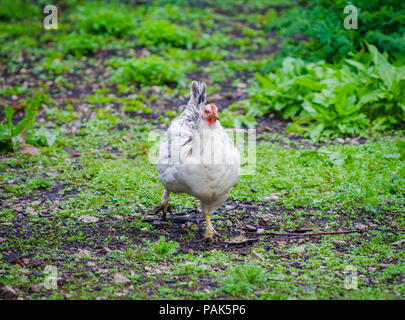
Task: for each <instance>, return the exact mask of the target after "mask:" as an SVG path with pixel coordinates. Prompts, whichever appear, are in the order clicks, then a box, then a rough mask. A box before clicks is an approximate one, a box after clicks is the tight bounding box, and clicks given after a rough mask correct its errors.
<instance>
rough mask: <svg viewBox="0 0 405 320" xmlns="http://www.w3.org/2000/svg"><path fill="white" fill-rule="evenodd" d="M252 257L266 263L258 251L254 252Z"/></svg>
mask: <svg viewBox="0 0 405 320" xmlns="http://www.w3.org/2000/svg"><path fill="white" fill-rule="evenodd" d="M252 257H253V258H256V259H258V260H260V261H264V258H263V257H262V256H261V255H260V254H259V253H258V252H256V251H252Z"/></svg>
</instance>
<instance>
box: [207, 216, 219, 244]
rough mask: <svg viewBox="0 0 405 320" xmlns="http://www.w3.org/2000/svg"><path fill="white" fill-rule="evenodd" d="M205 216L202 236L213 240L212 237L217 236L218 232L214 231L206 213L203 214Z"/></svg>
mask: <svg viewBox="0 0 405 320" xmlns="http://www.w3.org/2000/svg"><path fill="white" fill-rule="evenodd" d="M204 216H205V225H206V227H205V234H204V238H205V239H207V240H214V238H215V237H216V236H217V237H219V236H220V235H219V233H218V232H216V231H215V229H214V227H213V226H212V223H211V217H210V215H208V214H204Z"/></svg>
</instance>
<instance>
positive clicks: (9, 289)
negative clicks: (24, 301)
mask: <svg viewBox="0 0 405 320" xmlns="http://www.w3.org/2000/svg"><path fill="white" fill-rule="evenodd" d="M1 290H2V291H3V292H4V293H5V294H10V295H12V296H16V295H17V290H15V289H13V288H12V287H11V286H10V285H5V286H4V287H3V288H2V289H1Z"/></svg>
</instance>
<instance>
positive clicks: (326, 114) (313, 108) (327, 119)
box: [250, 45, 405, 138]
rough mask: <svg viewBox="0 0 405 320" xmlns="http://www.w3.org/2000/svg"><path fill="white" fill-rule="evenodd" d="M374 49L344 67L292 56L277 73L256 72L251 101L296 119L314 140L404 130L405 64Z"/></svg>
mask: <svg viewBox="0 0 405 320" xmlns="http://www.w3.org/2000/svg"><path fill="white" fill-rule="evenodd" d="M368 48H369V53H365V52H361V53H360V54H357V56H356V59H355V60H353V59H346V60H345V61H344V62H343V63H341V64H339V65H329V64H326V63H325V62H323V61H319V62H316V63H308V62H304V61H303V60H301V59H296V58H291V57H288V58H286V59H285V60H284V61H283V63H282V66H281V68H280V69H278V70H277V71H276V72H275V73H269V74H267V75H265V76H263V75H260V74H258V75H256V80H257V84H256V86H253V88H252V89H251V90H250V93H251V102H252V103H258V104H259V106H258V108H259V110H261V111H262V112H263V113H264V114H266V113H269V112H273V113H277V114H279V115H281V116H282V117H283V118H285V119H294V120H295V122H294V124H293V125H292V126H291V127H290V129H289V130H290V131H296V132H298V133H300V134H304V135H308V136H310V137H311V138H317V137H319V136H320V135H324V136H330V135H331V134H333V133H338V134H341V135H352V134H359V133H360V132H362V131H363V130H366V129H367V128H369V127H370V128H372V129H373V130H392V129H395V128H403V126H404V114H405V94H404V92H405V66H403V67H395V66H393V65H391V64H390V63H389V62H388V60H387V58H386V57H384V56H383V55H382V54H381V53H379V52H378V50H377V48H376V47H375V46H373V45H368ZM361 61H363V62H361Z"/></svg>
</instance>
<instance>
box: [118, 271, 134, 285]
mask: <svg viewBox="0 0 405 320" xmlns="http://www.w3.org/2000/svg"><path fill="white" fill-rule="evenodd" d="M114 282H116V283H122V284H127V283H130V282H131V280H129V279H128V278H127V277H126V276H124V275H123V274H122V273H120V272H118V273H116V274H115V275H114Z"/></svg>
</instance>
